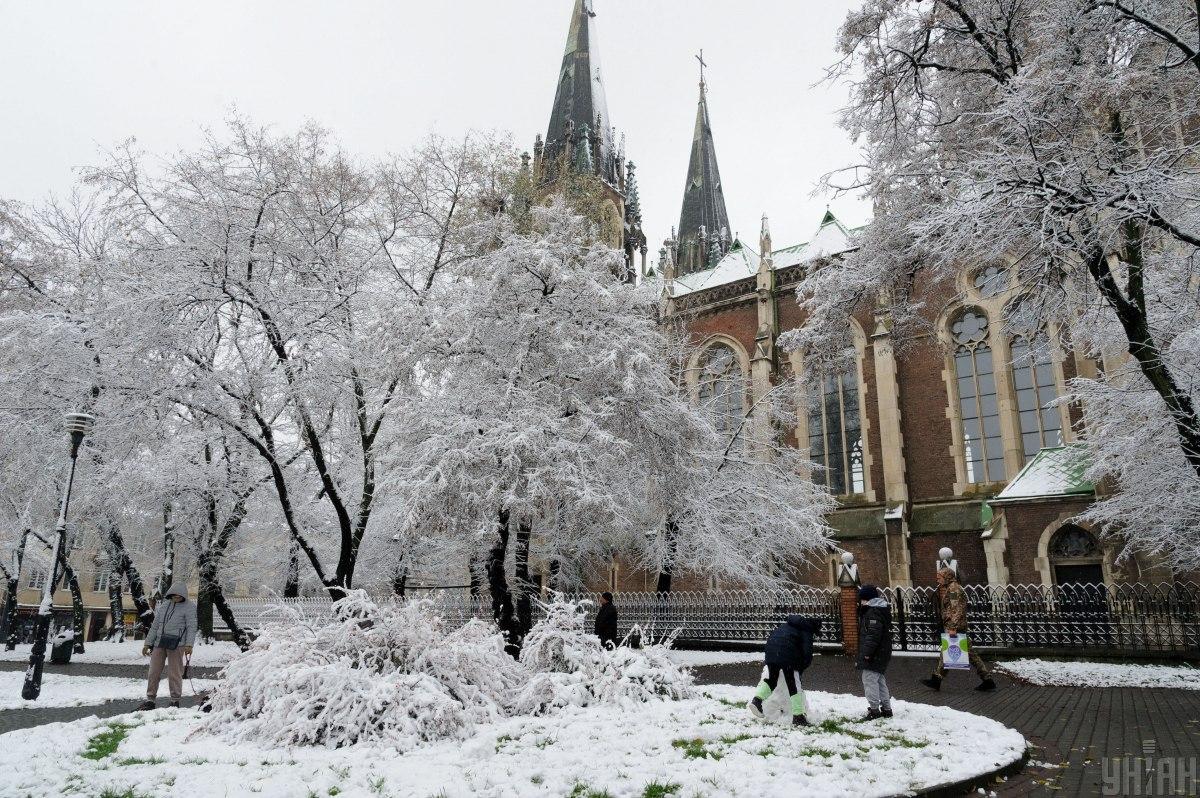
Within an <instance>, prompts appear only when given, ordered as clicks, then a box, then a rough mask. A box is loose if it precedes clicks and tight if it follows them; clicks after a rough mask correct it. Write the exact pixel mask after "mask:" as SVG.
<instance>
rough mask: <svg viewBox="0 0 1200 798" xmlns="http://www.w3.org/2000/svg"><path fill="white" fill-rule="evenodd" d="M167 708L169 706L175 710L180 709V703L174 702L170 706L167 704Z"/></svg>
mask: <svg viewBox="0 0 1200 798" xmlns="http://www.w3.org/2000/svg"><path fill="white" fill-rule="evenodd" d="M167 706H169V707H174V708H175V709H179V702H178V701H172V702H171V703H170V704H167Z"/></svg>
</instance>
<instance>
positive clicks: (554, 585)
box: [549, 557, 562, 592]
mask: <svg viewBox="0 0 1200 798" xmlns="http://www.w3.org/2000/svg"><path fill="white" fill-rule="evenodd" d="M561 568H562V566H561V565H560V564H559V562H558V558H557V557H555V558H554V559H552V560H551V561H550V585H549V588H550V590H552V591H555V592H557V591H558V589H559V588H558V572H559V570H560V569H561Z"/></svg>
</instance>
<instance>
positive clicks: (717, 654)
mask: <svg viewBox="0 0 1200 798" xmlns="http://www.w3.org/2000/svg"><path fill="white" fill-rule="evenodd" d="M668 656H669V657H670V658H671V661H672V662H675V663H678V664H680V665H686V666H687V667H689V668H697V667H700V666H702V665H729V664H731V663H737V662H762V661H763V653H762V652H761V651H679V650H676V649H673V650H672V651H671V653H670V654H669V655H668Z"/></svg>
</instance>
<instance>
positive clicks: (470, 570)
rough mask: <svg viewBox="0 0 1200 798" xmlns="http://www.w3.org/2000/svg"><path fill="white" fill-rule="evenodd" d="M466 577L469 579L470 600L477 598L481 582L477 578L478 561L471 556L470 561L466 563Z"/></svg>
mask: <svg viewBox="0 0 1200 798" xmlns="http://www.w3.org/2000/svg"><path fill="white" fill-rule="evenodd" d="M467 576H468V579H469V582H468V584H469V585H470V590H471V598H472V599H477V598H479V594H480V592H481V591H480V588H481V587H482V586H483V582H482V580H481V579H480V578H479V559H478V558H477V557H476V556H475V555H471V559H470V560H469V561H468V562H467Z"/></svg>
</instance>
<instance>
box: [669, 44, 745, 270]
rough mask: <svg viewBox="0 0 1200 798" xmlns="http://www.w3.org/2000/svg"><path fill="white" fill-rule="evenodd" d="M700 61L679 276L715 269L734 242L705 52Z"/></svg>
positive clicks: (685, 191)
mask: <svg viewBox="0 0 1200 798" xmlns="http://www.w3.org/2000/svg"><path fill="white" fill-rule="evenodd" d="M697 59H698V60H699V61H700V103H699V105H698V106H697V108H696V129H695V132H694V133H693V135H692V156H691V160H690V161H688V174H687V183H686V184H685V185H684V188H683V210H682V211H681V213H680V214H679V245H678V246H679V256H678V258H677V261H676V262H677V268H678V271H679V274H688V273H691V272H697V271H703V270H704V269H708V268H710V267H712V266H715V265H716V263H715V262H714V259H715V260H719V259H720V257H722V256H724V255H725V253H726V252H728V251H729V247H730V246H731V245H732V243H733V242H732V239H731V237H730V235H729V213H728V212H727V211H726V209H725V193H724V191H723V190H722V187H721V173H720V171H719V170H718V169H717V151H716V147H715V146H714V145H713V135H712V125H711V124H710V122H709V119H708V87H707V85H706V84H705V81H704V68H705V67H706V66H707V64H706V63H705V62H704V51H703V50H701V51H700V55H698V56H697ZM702 239H703V240H702Z"/></svg>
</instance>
